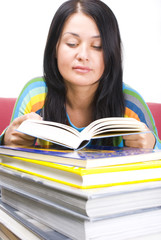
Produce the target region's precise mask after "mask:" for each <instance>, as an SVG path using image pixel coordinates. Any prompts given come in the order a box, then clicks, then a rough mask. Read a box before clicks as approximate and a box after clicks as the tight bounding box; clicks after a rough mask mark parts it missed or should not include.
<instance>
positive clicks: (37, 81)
mask: <svg viewBox="0 0 161 240" xmlns="http://www.w3.org/2000/svg"><path fill="white" fill-rule="evenodd" d="M40 88H41V90H44V91H47V86H46V82H45V80H44V78H43V77H37V78H33V79H31V80H30V81H28V82H27V83H26V84H25V86H24V88H23V89H22V91H21V93H22V92H26V93H27V92H28V91H31V90H32V89H40Z"/></svg>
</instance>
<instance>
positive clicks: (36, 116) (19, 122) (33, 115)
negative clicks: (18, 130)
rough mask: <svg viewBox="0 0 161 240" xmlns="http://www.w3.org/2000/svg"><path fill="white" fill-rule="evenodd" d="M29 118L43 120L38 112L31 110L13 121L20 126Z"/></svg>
mask: <svg viewBox="0 0 161 240" xmlns="http://www.w3.org/2000/svg"><path fill="white" fill-rule="evenodd" d="M27 119H35V120H42V117H41V116H40V115H38V114H37V113H34V112H31V113H28V114H25V115H22V116H20V117H18V118H16V119H14V121H13V125H14V126H19V125H20V124H21V123H22V122H23V121H25V120H27Z"/></svg>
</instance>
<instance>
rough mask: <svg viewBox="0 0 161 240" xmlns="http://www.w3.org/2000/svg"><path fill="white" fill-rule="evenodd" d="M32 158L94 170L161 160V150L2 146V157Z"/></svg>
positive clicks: (0, 151) (0, 149)
mask: <svg viewBox="0 0 161 240" xmlns="http://www.w3.org/2000/svg"><path fill="white" fill-rule="evenodd" d="M2 154H5V155H11V156H16V157H24V158H31V159H36V160H40V161H48V162H55V163H61V164H68V165H72V166H78V167H84V168H94V167H102V166H110V165H117V164H118V165H119V164H126V163H134V162H143V161H151V160H158V159H161V150H154V149H139V148H127V147H124V148H118V147H95V148H94V147H93V146H91V148H88V149H83V150H80V151H72V150H56V149H45V148H39V147H31V148H30V147H11V146H0V155H2Z"/></svg>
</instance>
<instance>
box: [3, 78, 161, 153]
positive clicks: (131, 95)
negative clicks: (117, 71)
mask: <svg viewBox="0 0 161 240" xmlns="http://www.w3.org/2000/svg"><path fill="white" fill-rule="evenodd" d="M123 93H124V98H125V117H132V118H135V119H137V120H139V121H141V122H143V123H145V124H146V125H147V126H148V128H149V129H150V130H151V131H152V132H153V134H154V135H155V138H156V144H155V148H160V149H161V141H160V140H159V138H158V134H157V129H156V126H155V122H154V119H153V116H152V114H151V112H150V110H149V108H148V106H147V104H146V103H145V101H144V100H143V98H142V97H141V95H140V94H139V93H138V92H137V91H135V90H134V89H132V88H131V87H129V86H128V85H126V84H125V83H124V84H123ZM46 94H47V86H46V83H45V81H44V78H43V77H39V78H34V79H32V80H30V81H29V82H28V83H27V84H26V85H25V86H24V88H23V89H22V91H21V93H20V95H19V97H18V99H17V101H16V104H15V107H14V110H13V114H12V119H11V121H13V120H14V119H15V118H17V117H20V116H22V115H24V114H28V113H31V112H36V113H37V114H40V113H41V111H42V108H43V106H44V102H45V98H46ZM68 120H69V124H70V125H71V126H72V127H74V128H76V127H75V126H74V125H73V124H72V123H71V121H70V119H69V116H68ZM76 129H78V128H76ZM78 130H80V129H78ZM2 137H3V134H2V135H1V136H0V142H1V139H2ZM118 139H119V140H118ZM114 145H115V146H120V147H122V146H123V140H122V138H117V141H116V142H115V143H114Z"/></svg>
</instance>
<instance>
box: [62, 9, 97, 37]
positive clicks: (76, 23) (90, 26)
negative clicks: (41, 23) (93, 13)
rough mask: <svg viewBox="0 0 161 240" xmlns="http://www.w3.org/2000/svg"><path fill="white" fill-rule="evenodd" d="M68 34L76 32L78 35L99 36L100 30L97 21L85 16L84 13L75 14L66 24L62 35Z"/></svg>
mask: <svg viewBox="0 0 161 240" xmlns="http://www.w3.org/2000/svg"><path fill="white" fill-rule="evenodd" d="M66 32H75V33H77V34H81V33H82V34H83V35H89V34H91V35H93V36H94V35H99V29H98V27H97V25H96V23H95V21H94V20H93V19H92V18H91V17H89V16H87V15H85V14H83V13H74V14H72V15H71V16H70V17H69V18H68V19H67V21H66V22H65V24H64V27H63V31H62V34H64V33H66Z"/></svg>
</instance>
